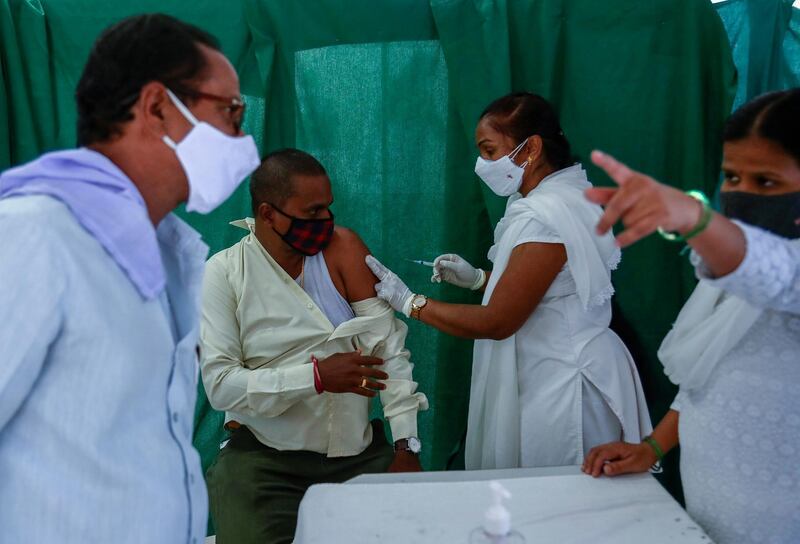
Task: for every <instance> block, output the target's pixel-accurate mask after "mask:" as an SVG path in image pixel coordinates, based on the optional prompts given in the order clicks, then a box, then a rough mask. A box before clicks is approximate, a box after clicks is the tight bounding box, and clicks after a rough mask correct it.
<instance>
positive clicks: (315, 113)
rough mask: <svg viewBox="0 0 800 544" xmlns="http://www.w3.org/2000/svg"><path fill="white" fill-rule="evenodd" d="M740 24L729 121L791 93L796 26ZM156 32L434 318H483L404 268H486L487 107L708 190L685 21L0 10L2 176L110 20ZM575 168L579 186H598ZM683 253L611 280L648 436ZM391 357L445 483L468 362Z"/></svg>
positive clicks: (443, 1) (284, 11)
mask: <svg viewBox="0 0 800 544" xmlns="http://www.w3.org/2000/svg"><path fill="white" fill-rule="evenodd" d="M757 4H760V3H759V2H748V1H746V0H740V1H737V0H731V1H730V2H725V3H723V4H720V5H718V6H716V8H717V10H719V13H720V14H721V15H722V18H723V19H724V20H725V22H726V26H727V31H728V34H729V35H730V40H731V42H732V43H733V44H734V52H736V53H737V54H739V56H740V57H741V58H739V59H738V60H739V62H740V64H742V66H744V65H747V63H752V64H749V66H750V69H749V71H747V72H746V75H747V77H746V78H744V79H743V80H742V81H740V82H739V89H738V90H739V96H740V97H742V99H743V97H746V96H751V95H752V94H753V93H755V92H757V91H759V90H766V89H768V88H775V87H777V86H786V85H790V84H792V82H793V81H796V80H792V77H793V76H792V73H794V74H795V75H796V74H797V69H796V64H795V69H794V72H793V71H792V69H791V68H792V66H791V65H789V64H787V61H786V59H788V58H794V59H797V55H798V52H799V51H800V47H799V46H798V40H797V36H798V28H800V27H799V26H798V18H797V10H794V14H793V13H792V10H791V9H790V6H789V4H788V3H787V4H786V5H785V6H784V5H783V4H781V5H780V6H779V8H780V9H777V8H776V9H775V10H772V11H769V10H766V11H768V13H765V10H764V9H763V8H758V7H757V6H756V5H757ZM776 5H777V3H776ZM785 8H789V9H785ZM759 9H760V10H761V11H759ZM154 11H161V12H166V13H169V14H172V15H175V16H177V17H179V18H181V19H183V20H185V21H187V22H190V23H193V24H196V25H198V26H201V27H203V28H205V29H206V30H208V31H210V32H212V33H213V34H215V35H216V36H217V37H218V38H219V39H220V41H221V43H222V48H223V50H224V52H225V54H226V55H227V56H228V57H229V58H230V59H231V60H232V62H233V63H234V64H235V65H236V67H237V69H238V71H239V74H240V77H241V80H242V92H243V94H244V95H245V98H246V101H247V103H248V116H247V119H246V123H245V129H246V130H247V131H249V132H251V133H253V134H254V135H255V137H256V140H257V141H258V143H259V146H260V148H261V150H262V151H263V152H267V151H270V150H273V149H277V148H280V147H286V146H292V147H300V148H302V149H306V150H308V151H310V152H311V153H313V154H314V155H316V156H317V157H318V158H320V160H321V161H322V163H323V164H324V165H325V166H326V168H327V169H328V170H329V173H330V176H331V179H332V181H333V185H334V194H335V197H336V204H335V205H334V210H335V212H336V217H337V220H338V221H339V222H340V223H341V224H343V225H346V226H349V227H351V228H353V229H355V230H356V231H357V232H358V233H359V234H360V235H361V236H362V238H363V239H364V240H365V242H366V243H367V244H368V246H369V247H370V248H371V249H372V251H373V252H374V253H375V254H376V255H377V256H378V257H379V258H381V259H382V260H383V261H384V262H385V263H386V264H387V265H388V266H390V267H391V268H393V269H394V270H395V271H396V272H398V273H399V274H400V275H401V276H402V277H403V278H404V279H405V280H406V281H407V282H408V283H409V285H410V287H411V288H412V289H413V290H415V291H422V292H425V293H427V294H429V295H431V296H435V297H441V298H444V299H446V300H451V301H472V302H477V300H478V299H477V298H475V297H474V296H473V295H471V294H468V293H464V292H463V291H462V290H458V289H455V288H452V287H449V286H438V285H437V286H433V285H431V284H430V283H429V281H428V277H429V270H428V269H424V268H421V267H416V265H413V264H410V263H407V262H406V261H404V259H405V258H415V259H432V258H433V257H435V256H436V255H438V254H439V253H442V252H456V253H460V254H462V255H463V256H464V257H466V258H467V259H469V260H470V261H472V262H473V263H475V264H479V265H486V264H487V263H486V259H485V255H486V250H487V249H488V247H489V245H490V243H491V233H492V226H493V224H494V222H495V221H497V219H498V218H499V216H500V214H501V213H502V209H503V201H502V200H501V199H499V198H497V197H495V196H493V195H491V194H490V193H489V192H488V191H487V190H486V189H485V188H484V187H483V186H482V184H481V183H480V182H479V180H478V179H477V178H476V176H475V175H474V174H473V171H472V170H473V166H474V162H475V157H476V151H475V149H474V144H473V130H474V125H475V122H476V121H477V117H478V115H479V113H480V111H481V110H482V108H483V107H484V106H485V105H486V104H488V102H489V101H490V100H492V99H493V98H496V97H497V96H499V95H502V94H505V93H507V92H510V91H512V90H530V91H533V92H537V93H540V94H542V95H544V96H545V97H547V98H549V99H550V100H552V101H553V102H554V103H555V104H556V105H557V107H558V109H559V111H560V112H561V115H562V120H563V125H564V128H565V132H566V134H567V136H568V138H569V139H570V140H571V142H572V144H573V146H574V151H575V153H576V155H577V157H578V158H579V159H580V160H582V161H584V162H585V161H586V158H587V156H588V153H589V151H590V150H591V149H592V148H595V147H598V148H602V149H605V150H607V151H609V152H611V153H613V154H616V155H617V156H619V157H621V158H623V159H624V160H626V161H628V162H629V163H630V164H631V165H632V166H633V167H635V168H640V169H643V170H644V171H646V172H648V173H651V174H652V175H654V176H656V177H657V178H659V179H662V180H664V181H667V182H670V183H673V184H675V185H678V186H680V187H682V188H686V189H688V188H701V189H704V190H706V191H709V192H713V191H714V189H715V186H716V180H717V175H718V165H719V159H720V149H721V146H720V143H719V137H718V135H719V133H720V129H721V126H722V123H723V121H724V119H725V117H726V116H727V114H728V113H729V111H730V107H731V104H732V102H733V99H734V94H735V93H736V91H737V82H736V76H735V69H734V65H733V62H732V56H731V49H730V46H729V38H728V34H726V28H725V27H723V24H722V22H721V19H720V16H718V14H717V11H716V10H715V8H714V7H713V6H712V5H711V4H710V3H709V4H707V3H705V2H703V1H698V0H646V1H640V0H605V1H603V2H597V1H596V0H548V1H542V0H516V1H515V0H430V1H429V2H428V1H425V0H348V1H347V2H343V1H335V0H302V1H300V0H297V1H278V0H238V1H223V0H216V1H215V0H201V1H197V2H192V3H191V4H187V3H185V2H180V1H177V0H166V1H165V0H159V1H155V0H137V1H136V2H133V1H130V2H113V3H110V2H100V1H98V0H58V1H46V0H27V1H23V0H0V47H1V49H0V67H1V68H2V70H0V77H1V78H2V79H0V168H5V167H8V166H10V165H13V164H18V163H21V162H24V161H27V160H30V159H32V158H34V157H35V156H36V155H38V154H39V153H41V152H43V151H46V150H52V149H57V148H64V147H70V146H73V145H74V143H75V107H74V102H73V91H74V88H75V85H76V83H77V80H78V77H79V75H80V72H81V69H82V66H83V64H84V62H85V59H86V57H87V53H88V51H89V48H90V47H91V44H92V42H93V40H94V39H95V38H96V36H97V35H98V33H99V32H100V31H101V30H102V29H103V28H104V27H106V26H108V25H109V24H110V23H112V22H114V21H116V20H118V19H120V18H122V17H125V16H127V15H131V14H136V13H144V12H154ZM749 17H757V19H755V21H756V22H757V23H758V24H756V23H753V20H751V19H750V18H749ZM767 19H768V20H769V21H770V23H769V24H766V23H764V21H765V20H767ZM765 25H766V26H767V27H768V29H769V30H771V32H772V33H771V34H770V38H769V39H770V40H771V41H770V42H769V44H764V43H762V41H763V40H761V41H758V40H750V39H749V37H750V34H749V33H750V29H751V26H752V27H754V28H761V29H762V30H763V28H764V27H765ZM781 25H783V26H781ZM772 37H774V38H775V39H772ZM745 38H748V39H746V40H745ZM792 38H793V39H792ZM765 39H766V38H765ZM791 55H794V57H791ZM755 63H757V64H755ZM754 66H757V68H754ZM787 66H788V68H787ZM776 74H777V75H776ZM142 159H143V160H147V158H146V157H143V158H142ZM587 167H588V169H589V173H590V177H591V178H592V179H593V180H594V181H595V183H598V184H608V183H609V180H608V179H607V178H606V177H604V176H603V175H601V174H600V173H599V172H598V170H597V169H595V168H593V167H592V166H590V165H587ZM248 209H249V201H248V196H247V191H246V187H245V185H244V184H243V185H242V187H240V189H239V190H238V191H237V193H236V194H235V195H234V196H233V197H232V198H231V199H230V200H229V201H228V202H226V203H225V204H224V205H223V206H222V207H221V208H220V209H219V210H217V211H215V212H214V213H212V214H210V215H208V216H200V215H195V214H185V213H183V212H181V213H182V215H183V216H184V217H186V218H187V219H188V221H189V222H190V223H191V224H192V225H193V226H195V227H196V228H197V229H198V230H199V231H200V232H201V233H202V234H203V236H204V238H205V240H206V241H207V242H208V243H209V245H210V246H211V250H212V252H216V251H219V250H221V249H223V248H225V247H227V246H230V245H231V244H233V243H235V242H236V241H237V240H238V239H239V238H240V237H241V231H239V230H238V229H235V228H233V227H229V226H228V225H227V223H228V221H230V220H232V219H236V218H239V217H242V216H244V215H246V214H247V213H248ZM679 251H680V248H679V247H677V246H675V245H671V244H668V243H666V242H664V241H662V240H660V239H658V238H656V237H651V238H649V239H647V240H645V241H644V242H642V243H640V244H638V245H636V246H634V247H632V248H630V249H628V250H626V251H625V253H624V256H623V262H622V265H621V267H620V269H619V270H618V272H616V274H615V277H614V281H615V284H616V287H617V297H616V307H615V321H614V327H615V328H616V329H617V330H618V332H619V333H620V334H621V335H622V336H623V338H624V339H625V341H626V342H627V343H628V345H629V347H630V348H631V350H632V351H633V352H634V355H635V357H636V359H637V364H638V365H639V368H640V372H641V375H642V379H643V381H644V384H645V389H646V392H647V396H648V400H649V403H650V408H651V413H652V415H653V420H654V422H656V421H657V420H658V419H659V418H660V417H661V416H662V415H663V414H664V412H665V411H666V410H667V408H668V406H669V403H670V401H671V400H672V397H673V394H674V388H673V386H672V385H671V384H670V383H669V382H668V381H667V379H666V378H665V377H664V375H663V372H662V369H661V366H660V364H659V363H658V361H657V359H656V357H655V351H656V349H657V347H658V345H659V343H660V341H661V339H662V338H663V336H664V335H665V334H666V332H667V330H668V328H669V326H670V324H671V322H672V320H673V319H674V317H675V315H676V314H677V312H678V310H679V308H680V307H681V305H682V304H683V302H684V300H685V299H686V297H687V296H688V295H689V293H690V292H691V290H692V288H693V286H694V279H693V276H692V273H691V270H690V268H689V267H688V266H687V264H686V261H685V258H683V257H681V256H680V255H679ZM408 344H409V347H410V349H411V351H412V354H413V360H414V362H415V363H416V369H415V376H416V378H417V379H418V381H419V382H420V384H421V388H422V390H423V391H425V392H426V393H427V394H428V396H429V398H430V400H431V409H430V410H429V411H428V412H426V413H424V414H422V415H421V416H420V425H421V431H420V433H421V438H422V440H423V443H424V447H425V449H424V453H423V464H424V465H425V467H426V468H428V469H443V468H446V467H450V468H457V467H458V466H459V463H460V462H461V461H460V459H459V455H458V453H459V447H460V444H461V440H462V438H463V435H464V432H465V428H466V407H467V402H468V398H467V396H468V390H469V378H470V367H471V353H472V352H471V343H470V342H467V341H462V340H457V339H453V338H450V337H447V336H444V335H442V334H438V333H436V332H434V331H433V330H432V329H430V328H426V327H424V326H422V325H421V324H419V323H417V322H413V323H410V334H409V340H408ZM376 413H379V411H377V412H376ZM221 423H222V415H221V414H218V413H216V412H214V411H213V410H211V409H210V407H209V406H208V403H207V401H206V400H205V395H204V392H203V391H202V386H201V390H200V401H199V403H198V406H197V425H196V431H195V444H196V446H197V447H198V449H199V451H200V452H201V455H202V458H203V463H204V466H207V465H208V464H209V463H210V462H211V461H212V460H213V459H214V457H215V455H216V452H217V451H218V445H219V441H220V439H221V438H222V437H223V432H222V429H221ZM673 457H674V456H673ZM676 470H677V468H676V467H675V466H674V464H673V466H672V467H670V469H669V473H670V475H671V476H669V477H668V479H670V480H671V481H672V482H674V481H675V478H676ZM670 487H672V485H670Z"/></svg>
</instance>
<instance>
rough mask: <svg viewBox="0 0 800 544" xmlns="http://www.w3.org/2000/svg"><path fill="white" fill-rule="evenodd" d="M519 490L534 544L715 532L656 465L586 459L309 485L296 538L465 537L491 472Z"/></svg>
mask: <svg viewBox="0 0 800 544" xmlns="http://www.w3.org/2000/svg"><path fill="white" fill-rule="evenodd" d="M492 479H496V480H499V481H501V482H502V483H503V485H504V486H506V487H507V488H508V490H509V491H511V493H512V494H513V499H512V500H511V501H510V504H509V510H510V511H511V514H512V516H513V524H514V528H515V529H516V530H517V531H519V532H520V533H522V534H523V535H524V536H525V538H526V541H527V543H528V544H538V543H558V544H569V543H584V542H586V543H592V544H598V543H605V542H607V543H614V544H624V543H628V542H630V543H632V544H633V543H635V544H642V543H645V542H646V543H648V544H661V543H668V542H675V543H678V542H680V543H683V544H690V543H703V544H708V543H710V542H711V540H710V539H709V538H708V536H707V535H706V534H705V533H704V532H703V531H702V529H700V528H699V527H698V526H697V525H696V524H695V523H694V522H693V521H692V520H691V518H689V516H688V515H687V513H686V511H684V510H683V508H681V506H680V505H679V504H678V503H677V502H676V501H675V500H674V499H673V498H672V497H671V496H670V495H669V493H667V492H666V490H664V488H663V487H661V485H660V484H659V483H658V482H657V481H656V480H655V478H653V477H652V476H650V475H649V474H639V475H632V476H620V477H617V478H613V479H611V478H599V479H594V478H591V477H589V476H586V475H584V474H582V473H581V472H580V470H579V468H578V467H557V468H552V469H517V470H500V471H474V472H469V471H450V472H427V473H419V474H380V475H367V476H360V477H358V478H355V479H354V480H351V481H349V482H347V483H345V484H338V485H316V486H313V487H311V488H310V489H309V490H308V492H307V493H306V495H305V498H304V499H303V502H302V503H301V505H300V512H299V516H298V524H297V534H296V537H295V543H296V544H315V543H320V544H322V543H324V544H336V543H343V544H359V543H364V544H367V543H369V544H374V543H398V544H409V543H427V542H430V543H437V544H450V543H452V544H459V543H467V542H468V539H469V533H470V531H471V530H472V529H473V528H475V527H477V526H478V525H480V524H481V521H482V517H483V512H484V511H485V510H486V508H487V507H488V506H489V503H490V494H489V491H488V482H487V480H492Z"/></svg>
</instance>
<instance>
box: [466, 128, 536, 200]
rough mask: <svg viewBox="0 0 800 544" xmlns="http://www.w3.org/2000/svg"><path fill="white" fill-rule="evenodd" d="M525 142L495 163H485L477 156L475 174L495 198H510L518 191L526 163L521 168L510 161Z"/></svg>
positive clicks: (485, 161)
mask: <svg viewBox="0 0 800 544" xmlns="http://www.w3.org/2000/svg"><path fill="white" fill-rule="evenodd" d="M527 141H528V139H527V138H525V139H524V140H523V141H522V143H521V144H519V145H518V146H517V147H515V148H514V150H513V151H512V152H511V153H509V154H508V155H506V156H505V157H501V158H499V159H497V160H496V161H487V160H486V159H484V158H483V157H481V156H480V155H478V160H477V162H476V163H475V173H476V174H478V177H480V178H481V179H482V180H483V182H484V183H485V184H486V185H488V186H489V189H491V190H492V191H493V192H494V194H496V195H497V196H511V195H513V194H514V193H516V192H517V191H519V188H520V186H521V185H522V174H523V172H524V171H525V166H527V164H528V161H525V162H523V163H522V166H517V165H516V164H514V161H512V160H511V159H513V158H514V157H515V156H516V155H517V153H519V150H520V149H522V146H524V145H525V142H527Z"/></svg>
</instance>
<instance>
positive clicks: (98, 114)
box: [75, 13, 219, 146]
mask: <svg viewBox="0 0 800 544" xmlns="http://www.w3.org/2000/svg"><path fill="white" fill-rule="evenodd" d="M199 45H203V46H206V47H208V48H210V49H213V50H216V51H219V43H218V42H217V39H216V38H214V36H212V35H211V34H209V33H208V32H206V31H204V30H202V29H200V28H197V27H196V26H193V25H190V24H187V23H184V22H182V21H179V20H178V19H175V18H174V17H170V16H169V15H163V14H161V13H152V14H147V15H136V16H133V17H128V18H126V19H123V20H122V21H119V22H118V23H116V24H114V25H112V26H110V27H109V28H107V29H106V30H104V31H103V33H102V34H100V37H99V38H98V39H97V41H96V42H95V43H94V46H93V47H92V50H91V51H90V52H89V60H88V61H87V62H86V66H85V67H84V69H83V73H82V74H81V77H80V80H79V81H78V87H77V89H76V91H75V100H76V102H77V106H78V145H80V146H85V145H90V144H93V143H95V142H104V141H108V140H109V139H111V138H113V137H114V136H116V135H118V134H119V133H120V132H121V130H122V125H123V124H124V123H126V122H128V121H130V120H131V119H133V113H132V112H131V108H132V107H133V105H134V104H135V103H136V101H137V100H139V94H140V93H141V90H142V87H143V86H144V85H146V84H147V83H150V82H151V81H160V82H162V83H163V84H164V85H165V86H166V87H168V88H170V89H171V90H172V91H173V92H174V93H175V94H176V95H177V96H178V97H180V98H181V99H182V100H186V99H187V98H191V97H192V96H193V92H194V89H193V88H192V87H193V85H194V84H195V83H196V82H197V81H198V80H201V79H202V76H203V74H204V72H205V70H206V69H207V68H208V63H207V61H206V57H205V55H203V52H202V51H201V50H200V47H198V46H199Z"/></svg>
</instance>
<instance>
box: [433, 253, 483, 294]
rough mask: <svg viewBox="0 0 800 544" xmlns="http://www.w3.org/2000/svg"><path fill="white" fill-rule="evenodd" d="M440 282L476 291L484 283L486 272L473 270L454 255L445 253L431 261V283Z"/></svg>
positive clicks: (473, 268) (478, 269) (472, 267)
mask: <svg viewBox="0 0 800 544" xmlns="http://www.w3.org/2000/svg"><path fill="white" fill-rule="evenodd" d="M442 280H444V281H446V282H447V283H452V284H453V285H457V286H458V287H464V288H466V289H472V290H473V291H477V290H478V289H480V288H481V287H483V284H484V283H486V272H484V271H483V270H481V269H480V268H475V267H474V266H472V265H471V264H469V263H468V262H467V261H465V260H464V259H462V258H461V257H459V256H458V255H456V254H454V253H446V254H444V255H439V256H438V257H436V260H435V261H433V276H431V283H441V281H442Z"/></svg>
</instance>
